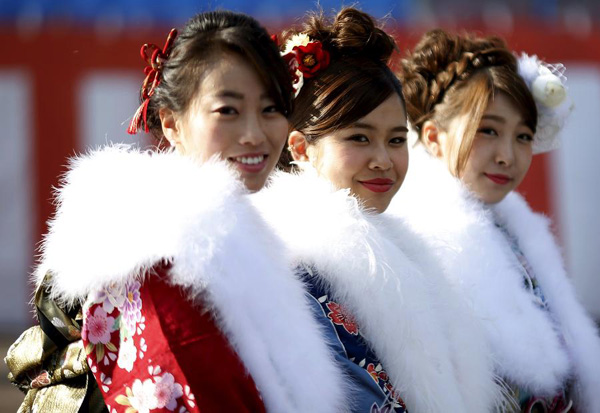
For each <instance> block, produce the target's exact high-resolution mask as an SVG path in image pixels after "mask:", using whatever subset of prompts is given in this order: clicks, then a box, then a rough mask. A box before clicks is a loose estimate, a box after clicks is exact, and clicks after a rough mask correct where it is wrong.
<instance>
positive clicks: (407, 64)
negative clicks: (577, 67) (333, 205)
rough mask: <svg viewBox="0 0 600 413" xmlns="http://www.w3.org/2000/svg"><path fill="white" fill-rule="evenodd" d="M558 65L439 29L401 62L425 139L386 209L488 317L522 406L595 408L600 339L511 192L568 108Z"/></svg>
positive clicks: (546, 241)
mask: <svg viewBox="0 0 600 413" xmlns="http://www.w3.org/2000/svg"><path fill="white" fill-rule="evenodd" d="M563 69H564V68H562V65H554V66H552V65H547V64H545V63H543V62H541V61H540V60H539V59H537V57H535V56H527V55H523V56H521V57H520V58H517V57H516V56H515V55H513V53H512V52H511V51H510V50H509V49H508V48H507V46H506V44H505V43H504V41H503V40H501V39H499V38H495V37H477V36H469V35H455V34H451V33H447V32H444V31H442V30H436V31H432V32H429V33H427V34H426V35H424V36H423V38H422V39H421V41H420V42H419V44H418V45H417V46H416V48H415V50H414V51H413V52H412V53H410V54H409V55H408V57H407V58H406V59H405V60H403V62H402V76H401V78H402V81H403V85H404V92H405V98H406V106H407V111H408V117H409V120H410V122H411V125H412V126H413V127H414V129H415V131H416V133H417V134H418V140H417V143H416V145H415V147H414V151H411V168H410V171H409V174H408V177H407V180H406V183H405V185H404V186H403V187H402V190H401V191H400V192H399V195H398V197H397V198H396V199H394V202H393V203H392V205H391V207H390V210H391V211H392V212H393V213H395V214H398V215H401V216H403V217H406V218H407V222H408V223H409V224H410V226H411V228H412V229H413V230H415V231H416V232H418V233H419V234H421V235H422V236H423V237H424V239H425V240H426V242H427V245H428V246H429V248H430V249H431V250H433V251H436V253H437V255H438V257H439V258H440V262H441V263H442V264H443V266H444V269H445V271H444V274H445V275H446V276H447V278H448V280H449V281H450V283H451V284H452V285H453V287H454V289H455V290H456V291H458V292H459V293H460V294H461V295H462V296H463V297H465V298H467V299H468V300H469V302H471V303H472V306H473V308H474V309H475V311H476V313H477V314H478V316H479V318H480V319H481V321H482V322H483V324H484V326H485V329H486V334H487V338H488V342H489V344H490V346H491V350H492V354H493V357H494V360H495V369H496V372H497V374H498V375H499V376H501V377H502V378H503V379H504V380H505V381H506V383H507V384H508V386H509V387H510V389H511V393H512V394H513V396H514V397H515V399H516V404H515V406H513V409H509V410H511V411H512V410H515V411H522V412H537V411H545V412H566V411H574V409H576V410H577V411H578V412H600V392H599V391H598V390H599V389H600V339H599V337H598V332H597V328H596V326H595V325H594V323H593V322H592V320H591V319H590V317H589V316H588V315H587V314H586V313H585V311H584V309H583V308H582V306H581V305H580V304H579V303H578V301H577V299H576V294H575V291H574V290H573V287H572V285H571V283H570V281H569V279H568V276H567V274H566V272H565V268H564V261H563V259H562V256H561V252H560V250H559V248H558V246H557V245H556V242H555V240H554V237H553V235H552V234H551V231H550V222H549V221H548V219H547V218H545V217H543V216H541V215H540V214H536V213H534V212H533V211H532V210H531V208H530V206H529V205H528V204H527V202H526V201H525V200H524V199H523V197H522V196H521V195H519V194H518V193H517V192H515V188H516V187H517V186H518V185H519V183H520V182H521V181H522V180H523V178H524V177H525V175H526V174H527V171H528V169H529V166H530V163H531V159H532V155H533V154H536V153H540V152H544V151H548V150H550V149H554V148H555V147H556V146H557V143H558V137H557V134H558V132H559V131H560V129H561V128H562V126H563V123H564V121H565V119H566V116H567V115H568V113H569V112H570V110H571V104H570V102H569V100H568V98H567V97H566V89H565V85H564V80H565V79H564V76H563V75H562V70H563Z"/></svg>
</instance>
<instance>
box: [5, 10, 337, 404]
mask: <svg viewBox="0 0 600 413" xmlns="http://www.w3.org/2000/svg"><path fill="white" fill-rule="evenodd" d="M142 56H143V57H144V59H145V60H146V61H147V63H148V66H147V67H146V69H145V70H144V73H145V74H146V79H145V80H144V83H143V86H142V90H141V101H142V102H141V103H142V104H141V106H140V108H139V109H138V111H137V112H136V115H135V116H134V117H133V120H132V123H131V125H130V128H129V131H130V132H132V133H135V132H136V131H137V130H138V129H139V128H144V129H145V130H146V131H150V132H152V133H153V134H154V135H155V136H156V137H157V138H158V139H159V140H160V142H161V145H162V146H170V147H171V149H169V150H165V151H140V150H137V149H134V148H130V147H126V146H111V147H108V148H104V149H100V150H98V151H93V152H91V153H89V154H87V155H83V156H81V157H78V158H76V159H75V160H73V162H72V164H71V168H70V170H69V172H68V173H67V175H66V177H65V179H64V181H63V183H62V186H61V188H60V189H59V191H58V193H57V199H58V209H57V212H56V215H55V216H54V217H53V219H52V220H51V221H50V231H49V233H48V234H47V235H46V238H45V240H44V243H43V246H42V254H41V262H40V263H39V265H38V267H37V269H36V272H35V281H36V284H37V285H38V290H37V291H38V293H37V295H36V299H35V304H36V307H37V310H38V315H39V321H40V326H36V327H34V328H32V329H30V330H28V331H26V332H25V333H24V334H23V335H22V336H21V337H20V338H19V340H17V342H16V343H15V344H14V345H13V346H12V347H11V349H10V351H9V354H8V356H7V358H6V362H7V364H8V365H9V369H10V370H11V378H12V380H13V381H14V382H15V383H16V384H18V385H19V386H20V387H21V388H22V389H23V390H25V391H26V392H27V397H26V400H25V402H24V404H23V406H22V409H21V411H27V412H29V411H36V410H37V411H41V412H65V413H68V412H79V411H82V412H88V411H90V412H105V411H109V412H110V413H114V412H128V413H129V412H200V411H202V412H262V411H265V410H266V411H270V412H286V413H293V412H297V413H304V412H318V411H323V412H335V411H344V410H345V406H346V403H347V402H346V396H345V390H346V385H345V379H344V376H343V374H342V372H341V371H340V368H339V367H338V366H337V364H336V363H335V359H334V356H333V354H332V352H331V350H330V349H329V348H328V347H327V345H326V342H325V340H324V338H323V335H322V333H321V329H320V326H319V325H318V323H317V322H316V321H315V320H314V318H313V315H312V312H311V308H310V307H309V305H308V303H307V301H306V297H305V288H304V285H303V284H302V282H301V281H300V280H298V279H297V277H296V276H295V274H294V273H293V271H292V268H290V267H289V265H288V261H287V260H286V259H285V258H286V257H287V252H286V249H285V247H284V245H283V244H282V243H281V241H279V240H278V238H277V237H276V235H275V234H274V233H273V231H271V230H270V229H269V228H268V226H267V225H266V223H265V222H264V220H263V219H261V217H260V215H259V214H258V212H257V211H256V209H255V208H254V207H253V206H252V205H251V204H250V202H249V200H248V193H249V192H255V191H258V190H260V189H261V188H262V187H263V185H264V184H265V181H266V180H267V177H268V175H269V174H270V172H271V171H272V169H273V168H274V167H275V164H276V163H277V162H278V160H279V156H280V154H281V151H282V148H283V146H284V143H285V139H286V137H287V130H288V123H287V119H286V118H287V117H288V116H289V114H290V110H291V103H292V96H293V91H292V82H291V77H290V74H289V71H288V68H287V67H286V64H285V62H284V61H283V60H282V59H281V56H280V53H279V50H278V49H277V47H276V45H275V43H274V42H273V41H272V39H271V37H270V36H269V35H268V33H267V32H266V30H265V29H264V28H263V27H262V26H260V25H259V24H258V22H257V21H256V20H254V19H253V18H251V17H249V16H246V15H242V14H238V13H232V12H227V11H217V12H208V13H202V14H199V15H197V16H195V17H194V18H192V19H191V20H190V21H189V22H188V23H187V25H186V26H185V27H184V28H183V30H182V31H181V32H180V33H179V35H178V36H176V32H175V31H172V32H171V34H170V35H169V37H168V38H167V41H166V44H165V46H164V47H163V48H160V47H158V46H155V45H144V46H143V47H142ZM96 383H97V386H96Z"/></svg>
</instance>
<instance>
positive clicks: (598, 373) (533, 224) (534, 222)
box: [494, 193, 600, 413]
mask: <svg viewBox="0 0 600 413" xmlns="http://www.w3.org/2000/svg"><path fill="white" fill-rule="evenodd" d="M494 209H495V211H496V212H497V213H498V215H499V217H500V219H502V220H503V221H504V222H505V224H506V226H507V228H508V230H509V231H510V232H511V233H512V234H514V235H515V236H516V237H517V239H518V240H519V245H520V246H521V249H522V250H523V253H524V254H525V256H526V257H527V259H528V261H529V263H530V265H531V267H532V268H533V270H534V272H535V274H536V275H537V278H538V281H539V283H540V285H541V286H542V289H543V291H544V294H545V296H546V298H547V300H548V303H549V306H550V309H551V311H552V314H553V316H554V317H555V319H556V322H557V323H558V324H559V325H560V328H561V332H562V335H563V337H564V339H565V341H566V343H567V347H568V349H569V355H570V358H571V360H570V361H571V363H572V365H573V370H574V371H573V372H574V374H575V377H576V378H577V381H578V383H577V386H576V390H577V394H576V397H577V399H578V411H584V412H591V413H592V412H593V413H598V412H600V393H599V392H598V389H600V338H599V337H598V329H597V327H596V325H595V323H594V322H593V321H592V319H591V318H590V317H589V315H588V314H586V312H585V310H584V309H583V307H582V306H581V304H579V302H578V301H577V295H576V293H575V290H574V288H573V285H572V284H571V282H570V280H569V278H568V276H567V273H566V271H565V268H564V262H563V259H562V254H561V251H560V250H559V248H558V246H557V244H556V242H555V240H554V236H553V235H552V233H551V231H550V221H549V220H548V219H547V218H546V217H544V216H543V215H540V214H536V213H534V212H533V211H532V210H531V208H530V207H529V205H528V204H527V202H525V200H524V199H523V198H522V197H521V196H520V195H519V194H517V193H512V194H510V195H509V196H507V197H506V198H505V199H504V200H503V201H502V202H500V203H499V204H498V205H496V206H495V208H494Z"/></svg>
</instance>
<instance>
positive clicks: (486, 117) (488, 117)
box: [481, 115, 506, 123]
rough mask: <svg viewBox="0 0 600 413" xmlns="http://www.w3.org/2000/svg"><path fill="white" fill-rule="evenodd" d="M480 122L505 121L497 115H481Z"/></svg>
mask: <svg viewBox="0 0 600 413" xmlns="http://www.w3.org/2000/svg"><path fill="white" fill-rule="evenodd" d="M481 120H495V121H496V122H502V123H506V119H504V118H503V117H502V116H499V115H483V116H482V117H481Z"/></svg>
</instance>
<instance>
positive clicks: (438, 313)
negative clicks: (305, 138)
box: [252, 168, 500, 412]
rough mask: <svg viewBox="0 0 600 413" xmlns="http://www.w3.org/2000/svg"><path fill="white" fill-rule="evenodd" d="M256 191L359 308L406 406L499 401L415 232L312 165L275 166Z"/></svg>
mask: <svg viewBox="0 0 600 413" xmlns="http://www.w3.org/2000/svg"><path fill="white" fill-rule="evenodd" d="M252 198H253V200H254V203H255V205H257V206H258V208H259V209H260V210H261V211H262V213H263V216H264V217H265V219H266V220H267V221H268V222H270V223H271V224H272V225H273V227H274V228H275V229H276V230H277V231H278V232H279V234H280V235H281V237H282V238H283V240H284V241H285V242H286V243H287V245H288V248H289V250H290V251H292V253H293V261H294V262H296V263H297V264H300V263H306V264H310V265H313V266H314V267H315V268H316V270H317V272H318V273H319V275H320V276H321V277H323V278H324V279H325V280H326V281H327V282H328V284H329V285H330V286H331V289H332V293H333V294H334V296H335V299H337V300H339V301H340V302H342V303H343V304H344V305H345V306H346V307H347V308H348V309H349V310H350V311H351V312H352V313H353V314H354V316H355V317H356V319H357V320H358V322H359V325H360V326H361V331H362V334H363V336H364V337H365V338H366V339H367V341H368V342H369V343H370V345H371V346H372V347H373V349H374V350H375V352H376V353H377V355H378V357H379V358H380V360H381V362H382V364H383V366H384V368H385V370H386V371H387V372H388V374H389V376H390V378H391V382H392V383H393V385H394V387H395V388H396V389H397V390H398V391H399V393H400V395H401V396H402V398H403V399H404V401H405V402H406V404H407V407H408V410H409V411H413V412H443V411H448V409H450V410H453V411H461V412H483V411H489V410H490V409H491V408H492V407H493V405H494V404H495V403H496V402H497V401H498V399H499V398H500V396H499V394H500V390H499V387H498V386H497V384H496V383H495V381H494V376H493V373H492V370H493V369H492V364H491V360H490V359H489V352H488V351H487V350H486V348H485V340H484V335H483V333H482V332H480V330H479V327H478V323H477V322H476V321H475V317H474V316H473V315H472V314H470V313H469V311H468V310H467V309H466V308H465V306H464V305H463V304H461V303H460V300H458V299H457V298H456V297H455V296H452V293H451V291H450V289H449V288H444V287H443V286H442V284H443V283H444V280H443V279H441V277H439V276H438V275H436V274H431V273H430V272H431V271H433V272H435V271H439V270H436V269H435V265H434V264H432V265H427V264H425V263H426V262H429V260H428V259H427V258H424V257H426V256H427V252H426V251H419V249H418V248H417V247H416V245H418V244H417V240H415V239H414V236H413V235H412V234H410V232H409V231H405V230H402V229H400V225H398V226H395V225H394V222H393V221H391V220H392V219H391V218H388V219H385V218H384V217H382V216H376V215H374V214H370V213H367V212H365V211H363V210H362V208H361V207H360V205H359V204H358V202H357V200H356V199H355V198H354V197H352V196H349V195H348V191H345V190H341V191H336V190H335V189H334V188H333V187H332V185H331V184H330V183H328V182H326V181H324V180H323V179H321V178H319V177H317V176H316V173H315V171H314V170H311V169H310V168H307V170H306V171H305V172H303V173H301V174H299V175H295V174H286V173H278V174H276V175H275V177H274V178H273V179H272V182H271V183H270V185H269V186H268V188H267V189H265V190H263V191H261V192H260V193H258V194H255V195H252ZM396 221H397V220H396ZM391 228H394V229H393V231H392V230H390V229H391ZM399 245H400V246H407V245H413V247H412V248H408V247H407V248H406V250H404V249H401V248H399ZM409 252H410V253H411V254H416V255H421V256H422V257H423V259H418V260H413V259H412V258H410V257H409V256H408V253H409ZM415 261H419V264H423V265H426V267H422V266H419V264H417V263H416V262H415ZM438 282H439V284H438Z"/></svg>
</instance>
